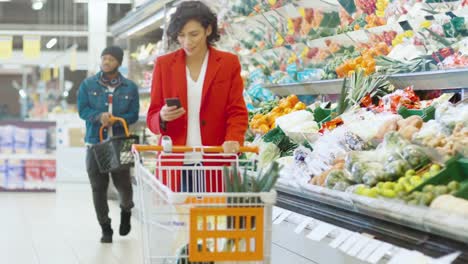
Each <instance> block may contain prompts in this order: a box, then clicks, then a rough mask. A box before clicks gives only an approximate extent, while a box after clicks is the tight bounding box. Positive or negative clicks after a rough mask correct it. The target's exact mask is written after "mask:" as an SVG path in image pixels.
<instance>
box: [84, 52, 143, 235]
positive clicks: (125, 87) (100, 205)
mask: <svg viewBox="0 0 468 264" xmlns="http://www.w3.org/2000/svg"><path fill="white" fill-rule="evenodd" d="M122 60H123V51H122V49H121V48H119V47H116V46H112V47H107V48H106V49H104V51H103V52H102V54H101V71H100V72H99V73H98V74H96V75H95V76H92V77H89V78H87V79H86V80H84V81H83V82H82V83H81V86H80V89H79V91H78V112H79V115H80V118H81V119H83V120H85V121H86V136H85V142H86V145H87V147H88V149H87V152H86V169H87V172H88V176H89V180H90V182H91V187H92V191H93V202H94V208H95V210H96V215H97V219H98V221H99V224H100V225H101V228H102V238H101V242H102V243H112V235H113V230H112V227H111V219H110V218H109V215H108V214H109V206H108V204H107V188H108V186H109V175H108V174H103V173H100V172H99V169H98V165H97V163H96V159H95V157H94V154H93V152H92V151H91V149H90V146H92V145H94V144H96V143H99V128H100V127H101V126H106V127H107V128H106V129H105V131H104V138H107V137H108V136H112V135H114V136H120V135H124V129H123V127H122V125H121V124H120V123H115V124H114V123H113V122H112V121H111V116H116V117H121V118H123V119H125V120H126V121H127V124H128V125H130V124H133V123H135V122H136V121H137V120H138V113H139V108H140V103H139V96H138V87H137V86H136V85H135V83H133V82H132V81H130V80H128V79H126V78H125V77H123V76H122V75H121V74H120V72H119V67H120V65H121V64H122ZM111 177H112V181H113V182H114V185H115V187H116V189H117V191H118V192H119V194H120V198H121V199H120V201H121V203H120V207H121V210H122V211H121V214H120V216H121V219H120V229H119V233H120V235H122V236H125V235H127V234H128V233H129V232H130V218H131V209H132V208H133V206H134V204H133V191H132V184H131V179H130V171H129V170H128V169H126V170H121V171H118V172H115V173H111Z"/></svg>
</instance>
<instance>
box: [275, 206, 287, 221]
mask: <svg viewBox="0 0 468 264" xmlns="http://www.w3.org/2000/svg"><path fill="white" fill-rule="evenodd" d="M284 211H285V210H284V209H281V208H279V207H276V206H275V207H273V212H272V216H273V219H272V220H274V219H276V218H277V217H278V216H279V215H280V214H281V213H282V212H284Z"/></svg>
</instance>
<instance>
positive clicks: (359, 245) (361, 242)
mask: <svg viewBox="0 0 468 264" xmlns="http://www.w3.org/2000/svg"><path fill="white" fill-rule="evenodd" d="M369 241H370V238H368V237H366V236H363V235H359V239H358V241H357V242H356V243H355V244H354V245H353V246H352V247H351V249H350V250H349V251H348V252H346V253H347V254H348V255H350V256H353V257H355V256H356V255H357V254H358V253H359V252H360V251H361V250H362V249H363V248H364V247H365V246H366V245H367V244H368V243H369Z"/></svg>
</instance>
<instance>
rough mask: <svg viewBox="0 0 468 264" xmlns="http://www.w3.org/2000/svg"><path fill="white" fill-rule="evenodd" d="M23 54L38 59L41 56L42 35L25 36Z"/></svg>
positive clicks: (28, 57)
mask: <svg viewBox="0 0 468 264" xmlns="http://www.w3.org/2000/svg"><path fill="white" fill-rule="evenodd" d="M23 55H24V57H25V58H27V59H37V58H39V57H40V56H41V37H40V36H23Z"/></svg>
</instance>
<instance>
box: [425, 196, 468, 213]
mask: <svg viewBox="0 0 468 264" xmlns="http://www.w3.org/2000/svg"><path fill="white" fill-rule="evenodd" d="M431 208H435V209H439V210H443V211H446V212H449V213H455V214H459V215H462V216H464V217H468V201H467V200H464V199H460V198H456V197H453V196H452V195H441V196H439V197H437V198H436V199H435V200H434V201H433V202H432V203H431Z"/></svg>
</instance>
